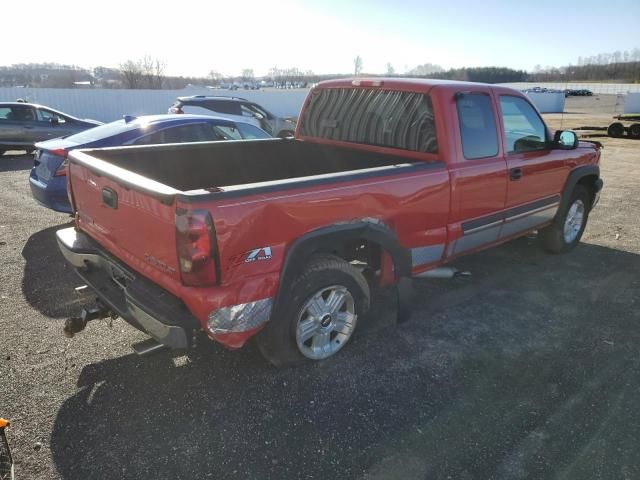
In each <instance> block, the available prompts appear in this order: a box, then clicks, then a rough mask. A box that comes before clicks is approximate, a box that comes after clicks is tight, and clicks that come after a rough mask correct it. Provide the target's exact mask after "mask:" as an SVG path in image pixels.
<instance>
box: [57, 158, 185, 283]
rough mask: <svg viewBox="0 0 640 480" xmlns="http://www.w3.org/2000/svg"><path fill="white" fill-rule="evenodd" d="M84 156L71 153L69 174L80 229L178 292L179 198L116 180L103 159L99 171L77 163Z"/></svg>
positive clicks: (139, 269) (96, 164)
mask: <svg viewBox="0 0 640 480" xmlns="http://www.w3.org/2000/svg"><path fill="white" fill-rule="evenodd" d="M83 155H84V154H83V153H81V152H77V153H76V152H72V153H71V155H70V163H69V171H68V178H69V184H70V188H71V191H72V194H73V198H74V203H75V209H76V211H77V225H78V227H79V228H80V229H81V230H83V231H84V232H85V233H87V234H88V235H89V236H91V237H92V238H93V239H94V240H96V241H97V242H98V243H99V244H101V245H102V246H103V247H104V248H105V249H106V250H107V251H108V252H109V253H111V254H112V255H114V256H115V257H117V258H119V259H120V260H121V261H123V262H124V263H126V264H127V265H129V266H130V267H131V268H133V269H134V270H137V271H138V272H140V273H142V274H143V275H145V276H147V277H150V278H152V279H154V280H155V281H157V282H158V283H160V284H161V285H163V286H165V288H169V289H170V290H174V289H175V285H176V283H177V282H180V272H179V269H178V259H177V254H176V232H175V228H176V227H175V199H174V198H172V196H167V195H164V196H161V197H159V196H157V195H154V194H152V193H149V192H147V191H145V190H144V189H133V188H129V187H128V186H127V185H126V183H123V182H116V181H114V180H112V179H110V178H109V176H108V175H105V174H104V173H105V172H104V171H103V170H101V168H100V167H105V166H104V165H101V164H103V163H105V162H101V161H100V160H97V159H93V160H95V162H96V163H95V168H94V165H93V164H92V165H91V166H88V165H86V164H85V163H84V162H82V163H79V162H76V161H74V160H75V159H76V158H79V159H82V157H83ZM84 156H85V157H86V155H84ZM109 168H111V167H109ZM115 168H117V167H115ZM133 175H135V174H133ZM172 285H173V286H174V288H171V286H172Z"/></svg>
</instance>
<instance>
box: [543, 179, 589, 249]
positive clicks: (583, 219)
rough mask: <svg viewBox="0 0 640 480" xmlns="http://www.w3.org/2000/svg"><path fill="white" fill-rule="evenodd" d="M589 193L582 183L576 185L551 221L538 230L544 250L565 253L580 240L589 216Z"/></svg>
mask: <svg viewBox="0 0 640 480" xmlns="http://www.w3.org/2000/svg"><path fill="white" fill-rule="evenodd" d="M590 206H591V195H590V192H589V190H588V189H587V188H586V187H584V186H583V185H576V187H575V188H574V190H573V193H572V194H571V198H570V199H569V202H568V203H567V206H566V207H564V208H563V209H562V210H561V211H559V212H558V214H557V215H556V218H555V219H554V220H553V223H552V224H551V225H549V226H548V227H546V228H544V229H542V230H541V231H540V240H541V242H542V246H543V247H544V248H545V250H547V251H549V252H552V253H565V252H568V251H570V250H572V249H573V248H575V246H576V245H577V244H578V243H579V242H580V239H581V238H582V234H583V233H584V229H585V227H586V226H587V219H588V218H589V208H590Z"/></svg>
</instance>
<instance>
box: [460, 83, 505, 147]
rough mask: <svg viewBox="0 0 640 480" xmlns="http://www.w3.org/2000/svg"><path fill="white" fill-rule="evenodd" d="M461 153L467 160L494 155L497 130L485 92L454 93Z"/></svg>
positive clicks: (489, 99) (490, 103)
mask: <svg viewBox="0 0 640 480" xmlns="http://www.w3.org/2000/svg"><path fill="white" fill-rule="evenodd" d="M456 109H457V111H458V123H459V126H460V140H461V142H462V153H463V155H464V158H465V159H467V160H475V159H479V158H489V157H495V156H496V155H497V154H498V130H497V128H496V118H495V114H494V112H493V107H492V101H491V96H490V95H489V94H486V93H482V92H477V93H458V94H456Z"/></svg>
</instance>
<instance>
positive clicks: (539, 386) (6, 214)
mask: <svg viewBox="0 0 640 480" xmlns="http://www.w3.org/2000/svg"><path fill="white" fill-rule="evenodd" d="M596 98H597V97H594V98H593V99H588V98H577V99H575V101H576V102H580V103H579V104H578V103H576V104H575V105H574V104H572V103H571V102H572V101H574V99H569V102H568V105H569V106H571V105H573V106H574V107H576V108H574V109H573V110H574V111H576V112H577V113H573V114H567V115H565V116H564V118H563V119H561V118H560V115H549V116H548V117H547V118H548V120H549V121H550V122H551V124H552V125H553V126H558V125H559V122H560V121H562V122H564V125H565V127H566V126H579V125H581V124H583V123H584V122H586V121H587V120H592V119H593V118H596V117H597V118H600V119H604V118H607V115H605V113H607V112H606V111H605V112H603V111H601V110H602V109H601V108H600V107H599V105H600V104H599V103H597V102H599V101H602V100H596ZM589 101H590V102H591V105H592V107H590V108H586V109H585V108H583V107H584V105H586V103H585V102H589ZM602 102H603V104H604V103H605V102H604V101H602ZM567 110H569V111H571V108H569V107H568V108H567ZM587 110H588V111H587ZM589 112H592V113H593V115H595V117H593V118H592V117H588V115H590V114H591V113H589ZM608 117H610V113H609V114H608ZM602 121H603V122H604V121H605V120H602ZM603 124H604V123H603ZM604 143H605V146H606V148H605V150H604V154H603V161H602V171H603V178H604V180H605V188H604V191H603V195H602V198H601V202H600V205H598V207H597V209H596V210H595V211H594V212H593V213H592V216H591V218H590V219H589V225H588V227H587V230H586V233H585V236H584V238H583V244H581V245H580V246H579V247H578V248H577V249H576V250H575V251H574V252H572V253H571V254H568V255H563V256H551V255H547V254H545V253H543V252H542V251H540V250H539V248H538V247H537V245H536V242H535V239H530V238H529V239H520V240H517V241H514V242H511V243H510V244H507V245H505V246H502V247H499V248H495V249H492V250H489V251H486V252H483V253H480V254H476V255H473V256H469V257H467V258H464V259H461V260H460V261H458V262H457V263H456V266H457V267H459V268H461V269H465V270H470V271H471V272H472V273H473V276H471V277H466V278H456V279H453V280H448V281H435V280H430V281H427V280H421V281H418V282H417V290H418V293H419V295H418V300H417V301H416V303H417V305H416V314H415V315H414V318H413V319H412V320H411V321H410V322H408V323H405V324H402V325H401V326H399V327H398V326H396V325H395V324H394V322H393V316H394V312H393V310H394V308H395V307H394V304H393V302H392V301H391V300H390V299H389V298H381V299H379V301H378V305H377V307H376V308H375V312H376V313H375V315H373V316H372V317H371V318H370V319H369V321H368V323H367V324H366V325H361V326H360V327H361V329H360V331H359V332H357V335H356V336H355V337H354V339H353V340H352V343H351V344H350V345H349V346H348V348H346V349H345V350H344V351H343V352H341V353H340V355H339V356H337V357H336V358H335V359H334V360H332V361H328V362H325V363H321V364H317V365H310V366H306V367H302V368H297V369H290V370H284V371H279V370H275V369H274V368H272V367H270V366H269V365H267V364H266V363H265V362H264V361H263V360H262V358H261V357H260V355H259V353H258V352H257V350H256V349H255V347H254V346H253V345H248V346H247V347H245V348H244V349H242V350H240V351H237V352H227V351H225V350H224V349H222V348H221V347H219V346H217V345H216V344H213V343H211V344H206V345H202V346H201V347H200V348H198V349H197V350H195V351H193V352H192V353H190V354H189V355H188V356H175V355H172V354H171V353H169V352H162V353H159V354H156V355H154V356H150V357H145V358H140V357H137V356H135V355H134V354H133V353H132V351H131V349H130V344H131V343H134V342H136V341H139V340H142V339H143V338H144V336H143V335H142V334H140V333H139V332H136V331H135V330H134V329H133V328H131V327H129V326H128V325H127V324H125V323H124V322H123V321H121V320H116V321H113V322H112V324H110V323H109V322H107V321H96V322H92V323H90V324H89V326H88V327H87V329H86V330H85V331H84V332H83V333H81V334H79V335H78V336H76V337H75V338H73V339H67V338H65V337H64V336H63V335H62V326H63V322H64V318H65V317H67V316H70V315H72V314H77V312H78V311H79V309H80V308H81V306H82V305H84V304H86V303H87V302H88V300H89V298H87V297H82V296H77V295H75V294H74V293H73V292H72V290H73V288H74V287H76V286H78V285H79V281H78V280H77V279H76V278H75V276H74V274H73V273H72V272H71V271H70V269H69V268H68V267H67V266H66V265H65V263H64V261H63V259H62V257H61V255H60V253H59V252H58V249H57V247H56V245H55V231H56V230H57V229H58V228H60V227H62V226H64V225H66V224H67V223H68V222H69V217H68V216H65V215H62V214H57V213H54V212H52V211H49V210H47V209H45V208H42V207H40V206H38V205H36V204H35V203H34V201H33V200H32V199H31V196H30V193H29V189H28V182H27V177H28V171H29V168H30V166H31V164H32V158H31V157H30V156H27V155H20V154H18V152H17V153H16V154H15V155H12V154H7V155H5V156H4V157H2V158H0V262H1V269H0V332H1V333H0V335H1V337H0V415H2V416H4V417H7V418H10V419H12V420H13V426H12V428H11V430H10V440H11V442H12V445H13V448H14V457H15V459H16V461H17V465H16V475H17V478H18V479H57V478H61V479H93V478H96V479H98V478H109V479H111V478H135V479H163V478H184V479H192V478H193V479H195V478H216V479H218V478H278V479H281V478H317V479H325V478H363V479H391V478H428V479H438V478H443V479H444V478H451V479H462V480H465V479H484V478H496V479H525V478H531V479H543V478H570V479H586V478H590V479H591V478H598V479H637V478H640V450H639V449H638V441H639V439H640V410H639V409H638V398H639V395H640V357H639V355H638V345H640V308H639V303H640V275H639V272H640V222H639V212H640V142H637V141H632V140H626V139H625V140H622V139H619V140H613V139H605V140H604ZM362 327H365V328H362Z"/></svg>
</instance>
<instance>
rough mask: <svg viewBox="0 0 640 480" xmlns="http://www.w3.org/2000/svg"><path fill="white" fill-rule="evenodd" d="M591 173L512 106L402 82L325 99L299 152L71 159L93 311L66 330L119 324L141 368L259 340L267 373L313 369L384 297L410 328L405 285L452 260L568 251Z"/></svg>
mask: <svg viewBox="0 0 640 480" xmlns="http://www.w3.org/2000/svg"><path fill="white" fill-rule="evenodd" d="M599 159H600V148H599V145H598V144H597V143H596V142H580V141H578V138H577V136H576V134H575V133H574V132H572V131H569V130H564V131H557V132H555V133H554V132H552V131H551V130H550V129H548V128H547V127H546V125H545V123H544V121H543V119H542V117H541V116H540V114H539V112H538V111H537V110H536V108H535V107H534V106H533V104H532V103H531V102H530V101H529V99H528V98H527V97H526V96H525V95H523V94H522V93H520V92H518V91H515V90H513V89H510V88H506V87H501V86H496V85H486V84H477V83H467V82H452V81H438V80H422V79H404V80H403V79H395V78H393V79H392V78H383V79H380V78H376V79H363V78H356V79H342V80H334V81H327V82H322V83H319V84H318V86H317V87H315V88H314V89H313V90H311V91H310V92H309V94H308V97H307V100H306V101H305V103H304V106H303V108H302V112H301V114H300V125H299V126H298V129H297V131H296V138H295V139H292V140H282V139H268V140H257V141H254V142H228V143H226V142H220V143H210V144H206V145H180V146H172V147H171V148H168V147H163V146H159V147H153V148H151V147H137V148H135V149H131V148H129V149H125V148H120V149H109V150H108V151H107V150H99V149H98V150H93V151H73V152H71V153H70V163H69V182H70V185H71V189H72V191H73V201H74V208H75V211H76V212H77V214H76V216H75V218H76V225H75V227H71V228H66V229H62V230H59V231H58V232H57V239H58V244H59V246H60V249H61V251H62V253H63V254H64V256H65V257H66V259H67V260H68V261H69V262H70V263H71V265H72V266H74V267H75V269H76V272H77V273H78V275H79V276H80V277H81V278H82V281H83V283H86V284H87V285H90V286H91V288H92V289H94V293H95V294H96V295H97V296H98V297H99V298H100V299H101V300H100V303H99V305H98V307H97V308H96V309H95V310H94V309H91V310H88V311H87V312H85V314H84V315H83V316H81V317H79V318H80V320H76V321H71V320H70V321H69V322H68V323H67V327H68V328H67V330H68V331H69V332H71V333H73V332H76V331H78V330H79V329H81V328H83V327H84V324H85V323H86V320H87V319H90V318H95V317H107V316H110V315H112V314H117V315H120V316H121V317H123V318H124V319H125V320H126V321H128V322H130V323H131V324H132V325H133V326H135V327H137V328H139V329H140V330H142V331H144V332H147V333H148V334H149V335H150V336H151V337H152V339H149V340H148V342H149V343H148V344H146V347H145V349H144V350H142V352H144V351H149V350H151V349H155V348H157V347H162V345H166V346H169V347H172V348H179V349H184V348H188V347H190V346H192V345H193V343H194V342H196V339H197V338H198V336H199V335H200V334H201V333H204V334H206V335H207V336H208V337H209V338H211V339H213V340H216V341H218V342H220V343H222V344H223V345H225V346H227V347H228V348H239V347H241V346H242V345H243V344H244V343H245V342H246V341H247V340H248V339H249V338H250V337H252V336H253V335H256V341H257V345H258V347H259V349H260V351H261V352H262V354H263V355H264V356H265V357H266V358H267V359H268V360H270V361H271V362H272V363H274V364H275V365H278V366H283V365H291V364H297V363H300V362H304V361H311V360H323V359H326V358H329V357H332V356H333V355H335V354H336V353H337V352H338V351H340V350H341V349H342V348H343V347H344V345H345V344H346V343H347V342H348V341H349V339H350V338H351V336H352V334H353V332H354V330H355V328H356V327H357V325H358V324H360V323H361V322H363V321H366V318H365V314H366V312H367V309H368V308H369V305H370V302H371V296H372V294H373V292H376V291H379V289H380V288H382V287H387V286H393V285H395V292H396V295H397V299H398V307H397V311H398V316H399V318H406V317H408V316H409V314H410V311H411V295H410V287H411V280H410V279H411V278H412V277H420V276H423V275H429V272H430V271H431V270H434V269H435V268H436V267H439V266H441V265H443V264H445V263H449V262H451V261H453V260H454V259H455V258H456V257H458V256H460V255H465V254H469V253H472V252H476V251H478V250H481V249H484V248H488V247H491V246H494V245H497V244H500V243H503V242H506V241H508V240H511V239H513V238H516V237H520V236H523V235H527V234H528V233H530V232H532V231H533V230H538V231H539V239H540V241H541V244H542V246H543V247H544V248H545V249H546V250H549V251H550V252H554V253H562V252H568V251H570V250H571V249H573V248H574V247H575V246H576V245H577V244H578V242H579V241H580V238H581V236H582V233H583V231H584V229H585V226H586V224H587V219H588V216H589V213H590V211H591V210H592V208H593V207H594V206H595V205H596V203H597V201H598V198H599V193H600V190H601V188H602V184H603V182H602V180H601V179H600V170H599V165H598V164H599ZM436 272H437V271H436ZM432 273H433V272H432ZM88 312H93V313H91V314H90V315H89V313H88ZM88 315H89V316H88Z"/></svg>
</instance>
